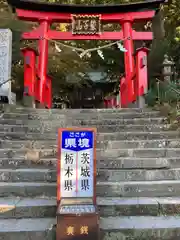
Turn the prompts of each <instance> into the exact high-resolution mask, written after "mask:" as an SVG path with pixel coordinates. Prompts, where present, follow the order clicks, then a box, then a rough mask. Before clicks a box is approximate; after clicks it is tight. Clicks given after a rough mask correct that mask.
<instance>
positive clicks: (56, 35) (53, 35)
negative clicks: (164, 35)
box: [22, 29, 153, 41]
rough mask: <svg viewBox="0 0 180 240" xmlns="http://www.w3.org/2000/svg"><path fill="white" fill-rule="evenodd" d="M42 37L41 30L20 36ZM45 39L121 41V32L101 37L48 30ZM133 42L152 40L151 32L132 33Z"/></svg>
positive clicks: (28, 37) (103, 34)
mask: <svg viewBox="0 0 180 240" xmlns="http://www.w3.org/2000/svg"><path fill="white" fill-rule="evenodd" d="M41 36H43V34H42V31H41V29H39V30H38V29H35V30H33V31H31V32H24V33H23V34H22V38H23V39H34V40H38V39H39V38H40V37H41ZM46 38H48V39H49V40H50V39H52V40H53V39H54V40H115V41H116V40H122V39H123V32H103V33H102V34H101V35H73V34H72V33H71V32H58V31H54V30H49V31H48V33H47V34H46ZM132 39H133V40H152V39H153V33H152V32H136V31H133V32H132Z"/></svg>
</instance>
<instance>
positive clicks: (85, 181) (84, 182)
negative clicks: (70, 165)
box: [81, 179, 89, 191]
mask: <svg viewBox="0 0 180 240" xmlns="http://www.w3.org/2000/svg"><path fill="white" fill-rule="evenodd" d="M88 189H89V179H82V180H81V190H84V191H86V190H88Z"/></svg>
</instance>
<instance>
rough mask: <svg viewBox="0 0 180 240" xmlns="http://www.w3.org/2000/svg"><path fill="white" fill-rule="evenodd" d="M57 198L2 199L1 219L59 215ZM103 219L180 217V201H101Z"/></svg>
mask: <svg viewBox="0 0 180 240" xmlns="http://www.w3.org/2000/svg"><path fill="white" fill-rule="evenodd" d="M56 204H57V203H56V199H55V198H19V197H11V198H0V209H1V211H0V219H8V218H11V219H12V218H16V219H18V218H42V217H55V216H56V209H57V207H56ZM97 204H98V209H99V213H100V216H101V217H110V216H111V217H112V216H146V215H149V216H150V215H151V216H159V215H177V214H178V215H179V214H180V198H178V197H177V198H108V197H107V198H101V197H98V198H97Z"/></svg>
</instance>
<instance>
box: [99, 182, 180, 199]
mask: <svg viewBox="0 0 180 240" xmlns="http://www.w3.org/2000/svg"><path fill="white" fill-rule="evenodd" d="M97 195H98V196H100V197H173V196H176V197H179V196H180V181H179V180H175V181H174V180H173V181H171V180H163V181H132V182H107V181H106V182H98V183H97Z"/></svg>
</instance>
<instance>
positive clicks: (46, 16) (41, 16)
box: [16, 9, 155, 22]
mask: <svg viewBox="0 0 180 240" xmlns="http://www.w3.org/2000/svg"><path fill="white" fill-rule="evenodd" d="M16 13H17V17H18V18H19V19H21V20H25V21H35V22H39V21H40V20H49V21H52V22H71V13H54V12H52V13H47V12H37V11H29V10H23V9H16ZM81 15H83V14H81ZM84 15H88V14H84ZM89 15H90V14H89ZM154 15H155V10H145V11H144V12H129V13H109V14H107V13H106V14H101V20H102V21H108V22H111V21H116V22H118V21H119V20H121V19H122V20H150V19H152V18H153V17H154Z"/></svg>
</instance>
